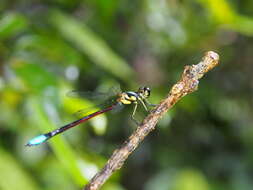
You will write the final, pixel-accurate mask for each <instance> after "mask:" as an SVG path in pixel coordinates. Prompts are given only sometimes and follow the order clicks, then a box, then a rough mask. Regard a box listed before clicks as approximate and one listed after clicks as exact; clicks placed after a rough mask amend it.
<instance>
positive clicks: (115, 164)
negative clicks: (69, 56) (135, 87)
mask: <svg viewBox="0 0 253 190" xmlns="http://www.w3.org/2000/svg"><path fill="white" fill-rule="evenodd" d="M218 62H219V55H218V54H217V53H215V52H212V51H209V52H207V53H206V54H205V56H204V57H203V58H202V61H201V62H200V63H198V64H197V65H192V66H185V68H184V72H183V74H182V76H181V79H180V80H179V81H178V82H177V83H176V84H175V85H174V86H173V87H172V89H171V90H170V92H169V94H168V96H167V97H166V98H165V99H164V100H162V101H161V102H160V103H159V104H158V105H157V106H156V107H155V109H154V110H152V111H151V113H150V114H149V115H148V116H147V117H146V118H145V119H144V121H143V122H142V124H141V125H140V126H139V127H138V128H137V129H136V130H135V131H134V132H133V134H132V135H131V136H130V137H129V138H128V140H127V141H125V142H124V144H123V145H122V146H121V147H120V148H119V149H116V150H115V151H114V152H113V154H112V156H111V158H110V159H109V160H108V161H107V163H106V165H105V166H104V168H103V169H102V170H101V171H100V172H98V173H97V174H96V175H95V176H94V177H93V178H92V179H91V180H90V182H89V184H87V185H86V186H85V187H84V190H98V189H99V188H100V187H101V186H102V185H103V184H104V183H105V181H106V180H107V179H108V178H109V177H110V176H111V175H112V174H113V172H115V171H116V170H118V169H120V168H121V167H122V165H123V164H124V162H125V160H126V159H127V158H128V156H129V155H130V154H131V153H132V152H133V151H134V150H135V149H136V148H137V146H138V145H139V144H140V142H141V141H142V140H143V139H144V138H145V137H146V136H147V135H148V134H149V133H150V132H151V131H152V130H154V129H155V126H156V124H157V122H158V120H159V118H161V117H162V116H163V115H164V114H165V113H166V112H167V111H168V110H169V109H170V108H171V107H172V106H173V105H174V104H175V103H176V102H177V101H178V100H180V98H182V97H183V96H185V95H187V94H189V93H191V92H194V91H195V90H197V88H198V84H199V81H198V80H199V79H200V78H202V77H203V75H204V74H205V73H206V72H208V71H209V70H211V69H212V68H214V67H215V66H216V65H217V64H218Z"/></svg>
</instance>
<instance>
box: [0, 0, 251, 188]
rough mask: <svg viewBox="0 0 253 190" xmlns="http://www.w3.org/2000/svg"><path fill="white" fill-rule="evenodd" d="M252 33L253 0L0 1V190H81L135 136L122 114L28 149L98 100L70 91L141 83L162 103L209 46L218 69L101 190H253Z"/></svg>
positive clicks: (125, 87)
mask: <svg viewBox="0 0 253 190" xmlns="http://www.w3.org/2000/svg"><path fill="white" fill-rule="evenodd" d="M252 35H253V1H252V0H244V1H240V0H167V1H166V0H141V1H127V0H118V1H115V0H44V1H42V0H41V1H38V0H12V1H8V0H1V1H0V111H1V113H0V189H1V190H17V189H21V190H24V189H25V190H53V189H62V190H75V189H81V187H83V185H84V184H86V183H87V181H88V180H89V179H90V178H91V177H92V176H93V175H94V174H95V173H96V172H97V171H98V170H99V168H101V167H102V166H103V165H104V164H105V162H106V160H107V159H108V158H109V156H110V155H111V154H112V152H113V150H114V149H115V148H117V147H119V145H120V144H121V143H122V142H123V141H124V140H125V139H126V138H127V137H128V136H129V135H130V134H131V132H132V131H133V130H134V129H135V127H136V126H135V125H134V124H133V122H131V120H130V119H129V115H130V114H131V109H132V107H131V106H129V107H128V108H126V109H124V110H123V111H122V112H120V113H118V114H116V115H115V114H104V115H103V116H100V117H98V118H95V119H93V120H91V121H89V122H88V123H86V124H82V125H80V126H79V127H77V128H74V129H72V130H70V131H68V132H66V133H64V134H62V135H59V136H57V137H55V138H53V139H51V140H50V141H49V142H48V143H46V144H43V145H40V146H37V147H31V148H27V147H25V146H24V144H25V143H26V142H27V141H28V140H29V139H30V138H32V137H34V136H35V135H37V134H41V133H45V132H47V131H50V130H52V129H55V128H57V127H60V126H62V125H64V124H66V123H68V122H71V121H73V120H75V119H76V117H75V116H73V113H75V112H76V111H77V110H79V109H82V108H85V107H89V106H92V105H93V104H95V103H93V102H90V101H89V100H88V99H85V98H79V97H75V98H70V97H68V96H66V94H67V92H69V91H71V90H73V89H76V90H80V91H106V89H110V88H111V87H112V86H116V85H117V84H120V86H121V88H122V89H123V90H136V89H138V87H139V86H141V85H147V86H150V87H151V88H152V95H151V97H150V101H151V102H152V103H158V102H159V101H160V100H161V99H162V98H163V97H165V96H166V94H167V93H168V91H169V89H170V87H171V86H172V85H173V84H174V83H175V82H176V81H177V80H178V79H179V77H180V74H181V72H182V71H183V67H184V66H185V65H187V64H188V65H189V64H196V63H198V62H199V61H200V59H201V57H202V56H203V54H204V52H206V51H208V50H213V51H216V52H218V53H219V55H220V65H219V66H218V67H217V68H215V69H214V70H212V71H211V72H209V73H208V74H207V75H206V76H205V77H204V78H203V79H201V81H200V86H199V90H198V91H196V92H194V93H193V94H191V95H189V96H187V97H184V98H183V99H182V100H181V101H180V102H179V103H178V104H176V106H175V107H174V108H173V109H172V110H171V111H170V112H169V113H167V114H166V115H165V117H164V118H163V119H162V120H161V121H160V123H159V124H158V127H157V129H156V130H155V131H153V132H152V134H150V135H149V136H148V137H147V138H146V139H145V140H144V142H143V143H142V144H141V145H140V146H139V147H138V149H137V150H136V151H135V152H134V153H133V154H132V155H131V156H130V157H129V159H128V160H127V162H126V163H125V165H124V167H123V168H122V169H121V170H120V171H118V172H116V173H115V174H114V175H113V176H112V177H111V178H110V179H109V181H108V182H107V183H106V184H105V185H104V186H103V188H102V189H103V190H126V189H128V190H140V189H143V190H154V189H155V190H227V189H230V190H251V189H252V186H253V126H252V122H253V117H252V113H253V108H252V104H253V102H252V93H253V74H252V71H253V64H252V59H253V40H252ZM145 114H146V113H145V112H143V110H140V112H139V115H138V118H139V119H141V118H143V117H144V116H145Z"/></svg>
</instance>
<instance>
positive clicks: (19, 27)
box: [0, 12, 27, 39]
mask: <svg viewBox="0 0 253 190" xmlns="http://www.w3.org/2000/svg"><path fill="white" fill-rule="evenodd" d="M26 28H27V20H26V18H25V17H24V16H23V15H21V14H18V13H11V12H10V13H8V12H7V13H6V14H4V15H3V16H2V18H1V20H0V39H1V38H8V37H12V36H14V35H17V34H18V33H20V32H21V31H24V30H25V29H26Z"/></svg>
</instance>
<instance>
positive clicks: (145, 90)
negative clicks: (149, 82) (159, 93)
mask: <svg viewBox="0 0 253 190" xmlns="http://www.w3.org/2000/svg"><path fill="white" fill-rule="evenodd" d="M138 91H139V93H141V94H143V95H144V96H145V97H149V95H150V88H149V87H146V86H144V87H140V88H139V90H138Z"/></svg>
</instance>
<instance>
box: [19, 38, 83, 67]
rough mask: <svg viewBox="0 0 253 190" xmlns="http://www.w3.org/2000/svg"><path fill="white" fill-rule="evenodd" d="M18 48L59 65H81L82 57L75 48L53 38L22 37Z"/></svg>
mask: <svg viewBox="0 0 253 190" xmlns="http://www.w3.org/2000/svg"><path fill="white" fill-rule="evenodd" d="M16 48H17V49H18V50H19V51H20V50H23V51H24V50H25V51H30V52H31V51H32V52H35V53H37V54H38V55H40V56H41V57H42V58H43V59H47V60H50V61H53V62H56V63H59V64H62V63H64V64H79V63H80V62H81V59H82V58H81V55H80V54H79V52H77V51H76V50H75V49H74V48H72V47H70V46H68V44H66V43H65V42H63V41H61V40H60V39H58V38H56V37H53V36H46V35H27V36H23V37H21V38H20V39H19V40H18V42H17V44H16Z"/></svg>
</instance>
